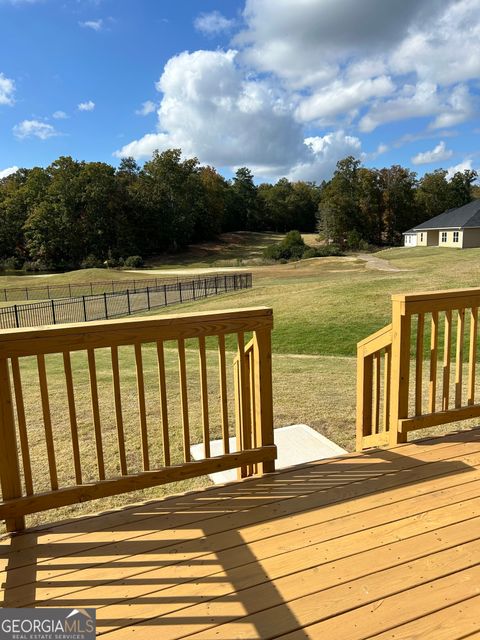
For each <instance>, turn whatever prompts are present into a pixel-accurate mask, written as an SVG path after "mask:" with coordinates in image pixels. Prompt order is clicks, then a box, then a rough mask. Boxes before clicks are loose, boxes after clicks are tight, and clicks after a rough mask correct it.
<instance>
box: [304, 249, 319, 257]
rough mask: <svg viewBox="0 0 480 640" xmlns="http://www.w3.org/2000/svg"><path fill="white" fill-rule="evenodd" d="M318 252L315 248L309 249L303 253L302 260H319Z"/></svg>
mask: <svg viewBox="0 0 480 640" xmlns="http://www.w3.org/2000/svg"><path fill="white" fill-rule="evenodd" d="M317 257H318V256H317V250H316V249H314V248H313V247H309V248H308V249H307V250H306V251H304V252H303V256H302V259H303V260H308V258H317Z"/></svg>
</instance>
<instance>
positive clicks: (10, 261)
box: [0, 256, 23, 271]
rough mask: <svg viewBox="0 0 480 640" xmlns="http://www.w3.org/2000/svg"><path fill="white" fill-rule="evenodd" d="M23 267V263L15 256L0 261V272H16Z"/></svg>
mask: <svg viewBox="0 0 480 640" xmlns="http://www.w3.org/2000/svg"><path fill="white" fill-rule="evenodd" d="M22 266H23V261H22V260H21V259H20V258H18V257H17V256H12V257H11V258H5V260H0V271H18V270H19V269H21V268H22Z"/></svg>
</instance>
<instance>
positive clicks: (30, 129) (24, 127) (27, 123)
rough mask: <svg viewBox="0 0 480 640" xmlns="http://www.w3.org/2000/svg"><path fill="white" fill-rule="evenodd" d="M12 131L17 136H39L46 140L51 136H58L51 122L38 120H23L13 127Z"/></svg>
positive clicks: (21, 137)
mask: <svg viewBox="0 0 480 640" xmlns="http://www.w3.org/2000/svg"><path fill="white" fill-rule="evenodd" d="M13 133H14V135H15V136H16V137H17V138H20V139H21V140H23V139H24V138H39V139H40V140H47V139H48V138H52V137H53V136H58V135H59V133H58V131H56V130H55V128H54V127H52V125H51V124H47V123H46V122H40V121H39V120H23V121H22V122H20V123H19V124H16V125H15V126H14V127H13Z"/></svg>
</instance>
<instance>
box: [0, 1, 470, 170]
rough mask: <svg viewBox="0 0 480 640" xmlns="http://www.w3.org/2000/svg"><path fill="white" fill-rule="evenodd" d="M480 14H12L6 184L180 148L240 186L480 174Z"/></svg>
mask: <svg viewBox="0 0 480 640" xmlns="http://www.w3.org/2000/svg"><path fill="white" fill-rule="evenodd" d="M479 94H480V0H402V1H401V2H400V1H397V0H395V1H392V2H390V1H389V2H386V1H385V0H362V2H358V0H246V1H237V0H223V1H220V0H216V1H210V0H202V2H199V0H176V2H167V1H160V0H135V1H134V0H63V1H57V0H0V176H2V175H5V174H6V173H8V171H9V170H12V168H15V167H32V166H34V165H41V166H46V165H48V164H49V163H50V162H52V161H53V160H54V159H55V158H57V157H58V156H60V155H72V156H73V157H75V158H77V159H81V160H102V161H106V162H110V163H113V164H118V162H119V161H120V158H121V157H122V156H124V155H133V156H134V157H136V158H137V159H138V161H139V162H140V163H142V162H143V161H145V160H146V159H148V157H150V156H151V153H152V151H153V150H154V149H156V148H158V149H160V150H162V149H165V148H169V147H180V148H182V149H183V151H184V153H185V154H186V155H196V156H197V157H198V158H199V159H200V161H201V162H202V163H208V164H212V165H214V166H216V167H217V169H219V170H221V171H222V172H223V173H224V174H225V175H227V176H229V175H231V173H232V171H234V170H235V168H237V167H239V166H243V165H247V166H249V167H250V168H252V170H253V171H254V172H255V175H256V176H257V178H258V179H265V180H276V179H277V178H278V177H280V176H282V175H287V176H288V177H289V178H291V179H307V180H316V181H321V180H322V179H325V178H326V179H328V178H329V177H330V176H331V174H332V171H333V169H334V167H335V163H336V162H337V160H339V159H340V158H342V157H344V156H346V155H348V154H352V155H356V156H357V157H360V158H362V160H363V161H364V163H365V164H366V165H368V166H388V165H391V164H396V163H398V164H402V165H405V166H410V167H411V168H412V169H414V170H415V171H417V172H418V173H419V174H420V175H421V174H423V173H424V172H425V171H431V170H433V169H436V168H439V167H443V168H446V169H451V170H452V171H453V170H455V168H459V169H462V168H474V169H478V168H479V167H480V155H479V151H480V148H479V144H478V143H479V139H480V121H479V117H478V116H479Z"/></svg>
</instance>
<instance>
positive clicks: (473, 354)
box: [467, 307, 478, 405]
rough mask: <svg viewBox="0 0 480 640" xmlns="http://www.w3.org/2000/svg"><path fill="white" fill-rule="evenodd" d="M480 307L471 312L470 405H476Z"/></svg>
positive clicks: (473, 308)
mask: <svg viewBox="0 0 480 640" xmlns="http://www.w3.org/2000/svg"><path fill="white" fill-rule="evenodd" d="M477 327H478V307H472V308H471V310H470V346H469V352H468V399H467V403H468V404H469V405H472V404H475V368H476V362H477Z"/></svg>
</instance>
